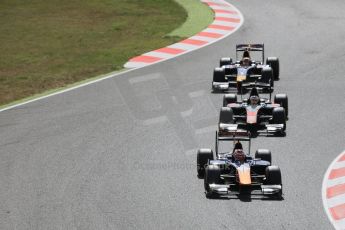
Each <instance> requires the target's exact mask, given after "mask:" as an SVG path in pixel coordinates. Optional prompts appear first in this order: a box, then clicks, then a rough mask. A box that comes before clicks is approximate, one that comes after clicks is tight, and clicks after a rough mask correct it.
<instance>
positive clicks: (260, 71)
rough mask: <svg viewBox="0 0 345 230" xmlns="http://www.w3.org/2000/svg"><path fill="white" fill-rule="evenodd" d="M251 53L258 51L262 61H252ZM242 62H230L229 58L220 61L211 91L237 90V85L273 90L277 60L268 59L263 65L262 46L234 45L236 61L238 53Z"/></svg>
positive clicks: (276, 73)
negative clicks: (240, 54)
mask: <svg viewBox="0 0 345 230" xmlns="http://www.w3.org/2000/svg"><path fill="white" fill-rule="evenodd" d="M251 51H259V52H261V54H262V61H254V60H252V59H251V57H250V52H251ZM242 52H243V55H242V57H243V58H242V60H240V61H236V62H232V59H231V58H229V57H225V58H221V59H220V67H217V68H215V69H214V72H213V82H212V89H213V91H227V90H229V89H230V88H237V89H239V87H238V83H239V82H241V83H242V87H243V88H245V89H250V88H252V87H262V88H265V89H270V90H273V87H274V80H278V79H279V59H278V58H276V57H268V58H267V59H266V64H264V59H265V56H264V53H265V50H264V44H238V45H236V59H237V57H238V56H239V54H238V53H242Z"/></svg>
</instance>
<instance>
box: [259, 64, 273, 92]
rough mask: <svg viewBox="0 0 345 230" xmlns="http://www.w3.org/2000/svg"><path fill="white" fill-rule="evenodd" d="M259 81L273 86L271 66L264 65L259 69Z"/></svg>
mask: <svg viewBox="0 0 345 230" xmlns="http://www.w3.org/2000/svg"><path fill="white" fill-rule="evenodd" d="M261 81H262V82H263V83H266V84H270V86H271V87H272V88H273V87H274V77H273V70H272V68H271V67H265V68H263V69H262V70H261Z"/></svg>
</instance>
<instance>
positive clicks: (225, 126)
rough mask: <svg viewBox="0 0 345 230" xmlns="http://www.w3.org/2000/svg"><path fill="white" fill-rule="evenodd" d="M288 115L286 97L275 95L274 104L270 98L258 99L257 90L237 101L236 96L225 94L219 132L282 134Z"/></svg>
mask: <svg viewBox="0 0 345 230" xmlns="http://www.w3.org/2000/svg"><path fill="white" fill-rule="evenodd" d="M241 96H242V95H241ZM287 115H288V97H287V95H286V94H276V95H275V97H274V102H273V103H272V102H271V94H270V98H269V99H267V98H263V97H260V96H259V94H258V90H257V88H253V89H252V90H251V92H250V95H249V98H248V99H247V98H246V99H243V100H242V101H237V95H235V94H226V95H224V97H223V107H222V108H221V111H220V117H219V132H220V133H224V132H225V133H226V132H228V131H230V132H232V131H234V130H237V129H244V130H247V131H250V132H251V133H252V134H256V133H258V132H265V133H266V134H277V133H280V134H284V133H285V130H286V120H287Z"/></svg>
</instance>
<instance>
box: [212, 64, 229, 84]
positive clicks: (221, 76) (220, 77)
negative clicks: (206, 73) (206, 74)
mask: <svg viewBox="0 0 345 230" xmlns="http://www.w3.org/2000/svg"><path fill="white" fill-rule="evenodd" d="M213 81H214V82H226V79H225V71H224V69H223V68H218V67H217V68H215V69H214V71H213Z"/></svg>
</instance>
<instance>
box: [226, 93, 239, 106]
mask: <svg viewBox="0 0 345 230" xmlns="http://www.w3.org/2000/svg"><path fill="white" fill-rule="evenodd" d="M236 102H237V95H236V94H225V95H224V97H223V106H224V107H227V106H228V104H231V103H236Z"/></svg>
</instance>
